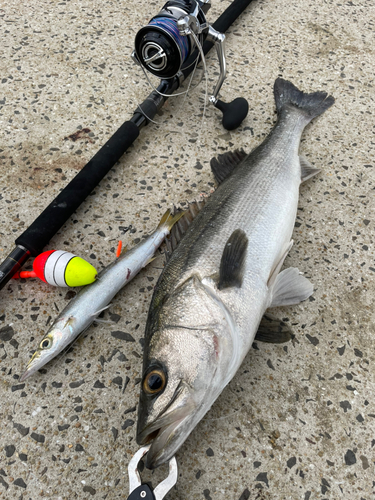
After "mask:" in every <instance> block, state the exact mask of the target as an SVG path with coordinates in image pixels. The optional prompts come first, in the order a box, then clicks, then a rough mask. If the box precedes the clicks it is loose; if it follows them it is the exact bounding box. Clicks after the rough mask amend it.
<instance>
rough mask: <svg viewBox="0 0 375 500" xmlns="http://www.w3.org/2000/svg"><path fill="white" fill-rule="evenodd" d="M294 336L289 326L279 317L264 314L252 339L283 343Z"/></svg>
mask: <svg viewBox="0 0 375 500" xmlns="http://www.w3.org/2000/svg"><path fill="white" fill-rule="evenodd" d="M292 338H294V335H293V333H292V331H291V329H290V328H289V326H288V325H287V324H286V323H284V321H281V320H280V319H277V318H275V317H274V316H271V315H270V314H265V315H264V316H263V318H262V321H261V322H260V325H259V327H258V331H257V333H256V335H255V339H254V340H259V341H260V342H269V343H271V344H283V343H284V342H288V341H289V340H291V339H292Z"/></svg>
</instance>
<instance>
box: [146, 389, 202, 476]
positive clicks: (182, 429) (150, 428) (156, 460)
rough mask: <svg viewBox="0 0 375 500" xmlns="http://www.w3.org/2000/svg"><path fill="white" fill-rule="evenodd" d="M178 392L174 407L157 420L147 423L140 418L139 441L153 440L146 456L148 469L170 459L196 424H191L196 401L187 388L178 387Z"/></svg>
mask: <svg viewBox="0 0 375 500" xmlns="http://www.w3.org/2000/svg"><path fill="white" fill-rule="evenodd" d="M177 392H178V397H177V399H176V400H175V401H174V403H175V404H174V405H173V408H168V409H167V410H166V411H165V413H163V414H162V415H159V416H158V418H157V419H156V420H155V421H153V422H150V423H148V424H145V423H144V422H142V418H140V419H139V420H138V428H137V443H138V444H140V445H145V444H149V443H150V442H152V443H151V447H150V449H149V451H148V452H147V455H146V457H145V465H146V467H147V468H148V469H155V468H157V467H159V465H162V464H164V463H165V462H167V461H169V460H170V459H171V458H172V457H173V455H174V454H175V453H176V451H177V450H178V448H179V447H180V446H181V444H182V443H183V442H184V441H185V439H186V438H187V436H188V435H189V434H190V432H191V431H192V430H193V427H194V426H191V425H189V424H190V422H191V420H192V416H193V414H194V410H195V403H194V401H193V400H192V398H191V397H190V395H189V390H188V389H187V388H183V389H180V388H178V389H177ZM143 414H144V413H143ZM140 415H142V412H140ZM142 424H143V425H142ZM190 427H191V428H190Z"/></svg>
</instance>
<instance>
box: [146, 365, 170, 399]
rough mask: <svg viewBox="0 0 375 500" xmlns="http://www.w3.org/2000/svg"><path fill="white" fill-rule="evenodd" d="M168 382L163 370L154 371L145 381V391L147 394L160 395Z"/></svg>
mask: <svg viewBox="0 0 375 500" xmlns="http://www.w3.org/2000/svg"><path fill="white" fill-rule="evenodd" d="M166 382H167V377H166V375H165V373H164V372H163V371H162V370H152V371H151V372H150V373H148V374H147V375H146V377H145V379H144V381H143V390H144V391H145V392H146V394H158V393H159V392H161V391H162V390H163V389H164V387H165V384H166Z"/></svg>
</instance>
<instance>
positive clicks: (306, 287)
mask: <svg viewBox="0 0 375 500" xmlns="http://www.w3.org/2000/svg"><path fill="white" fill-rule="evenodd" d="M313 291H314V287H313V284H312V283H311V282H310V281H309V280H308V279H307V278H305V277H304V276H302V275H301V274H300V272H299V271H298V269H297V268H296V267H289V268H288V269H284V271H282V272H281V273H280V274H278V275H277V278H276V280H275V284H274V285H273V287H272V302H271V304H270V306H269V307H276V306H290V305H292V304H299V303H300V302H302V301H303V300H306V299H307V298H308V297H310V295H311V294H312V293H313Z"/></svg>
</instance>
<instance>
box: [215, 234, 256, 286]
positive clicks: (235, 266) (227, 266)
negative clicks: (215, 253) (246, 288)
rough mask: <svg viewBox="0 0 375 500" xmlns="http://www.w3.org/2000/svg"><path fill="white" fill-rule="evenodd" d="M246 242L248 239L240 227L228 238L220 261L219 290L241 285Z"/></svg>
mask: <svg viewBox="0 0 375 500" xmlns="http://www.w3.org/2000/svg"><path fill="white" fill-rule="evenodd" d="M248 243H249V240H248V238H247V236H246V233H245V232H244V231H242V229H236V230H235V231H233V233H232V234H231V235H230V237H229V238H228V241H227V242H226V244H225V247H224V251H223V255H222V257H221V262H220V272H219V283H218V285H217V287H218V289H219V290H223V288H228V287H231V286H235V287H237V288H240V287H241V285H242V280H243V274H244V268H245V261H246V251H247V245H248Z"/></svg>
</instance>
